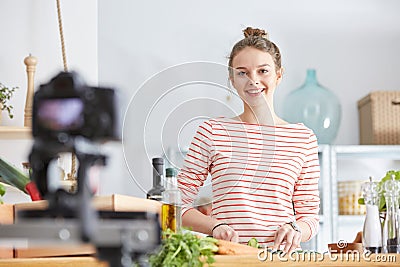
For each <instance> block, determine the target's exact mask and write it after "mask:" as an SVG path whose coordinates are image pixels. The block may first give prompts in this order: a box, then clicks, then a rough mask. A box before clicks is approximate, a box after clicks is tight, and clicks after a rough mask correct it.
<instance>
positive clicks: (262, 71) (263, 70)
mask: <svg viewBox="0 0 400 267" xmlns="http://www.w3.org/2000/svg"><path fill="white" fill-rule="evenodd" d="M260 72H261V73H268V70H265V69H262V70H260Z"/></svg>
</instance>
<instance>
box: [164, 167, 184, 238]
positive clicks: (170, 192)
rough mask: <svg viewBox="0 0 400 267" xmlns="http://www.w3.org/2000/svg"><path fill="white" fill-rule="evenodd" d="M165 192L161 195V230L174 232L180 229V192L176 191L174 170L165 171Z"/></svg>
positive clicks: (175, 172)
mask: <svg viewBox="0 0 400 267" xmlns="http://www.w3.org/2000/svg"><path fill="white" fill-rule="evenodd" d="M165 173H166V178H165V191H164V192H163V193H162V203H163V204H162V208H161V229H162V230H163V231H165V230H167V229H171V230H172V231H174V232H176V231H177V230H179V229H180V227H181V205H182V203H181V192H180V191H179V189H178V185H177V180H176V174H177V171H176V169H174V168H167V169H166V172H165Z"/></svg>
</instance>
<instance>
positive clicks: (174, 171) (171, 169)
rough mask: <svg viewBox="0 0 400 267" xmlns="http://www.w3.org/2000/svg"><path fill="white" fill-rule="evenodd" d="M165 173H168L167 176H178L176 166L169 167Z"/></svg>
mask: <svg viewBox="0 0 400 267" xmlns="http://www.w3.org/2000/svg"><path fill="white" fill-rule="evenodd" d="M165 175H166V176H167V177H172V176H176V175H177V171H176V169H175V168H167V169H166V170H165Z"/></svg>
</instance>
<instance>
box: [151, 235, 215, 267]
mask: <svg viewBox="0 0 400 267" xmlns="http://www.w3.org/2000/svg"><path fill="white" fill-rule="evenodd" d="M162 236H163V242H162V246H161V249H160V251H159V252H158V253H157V254H153V255H151V256H150V258H149V262H150V265H151V266H152V267H180V266H183V267H201V266H203V264H204V263H207V264H208V265H209V266H211V264H212V263H214V262H215V259H214V254H215V252H217V251H218V246H217V242H218V240H217V239H215V238H212V237H203V238H198V237H196V236H195V235H193V234H191V233H189V232H186V233H183V232H182V231H178V232H177V233H174V232H172V231H171V230H170V229H168V230H166V231H164V232H163V233H162Z"/></svg>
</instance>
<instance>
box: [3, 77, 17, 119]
mask: <svg viewBox="0 0 400 267" xmlns="http://www.w3.org/2000/svg"><path fill="white" fill-rule="evenodd" d="M16 89H18V87H7V86H5V85H4V84H2V83H0V112H1V111H2V110H6V111H7V113H8V116H9V117H10V119H12V118H13V117H14V115H13V114H12V113H11V110H12V109H13V106H11V105H10V104H9V103H8V101H10V99H11V97H12V96H13V94H14V92H15V90H16Z"/></svg>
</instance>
